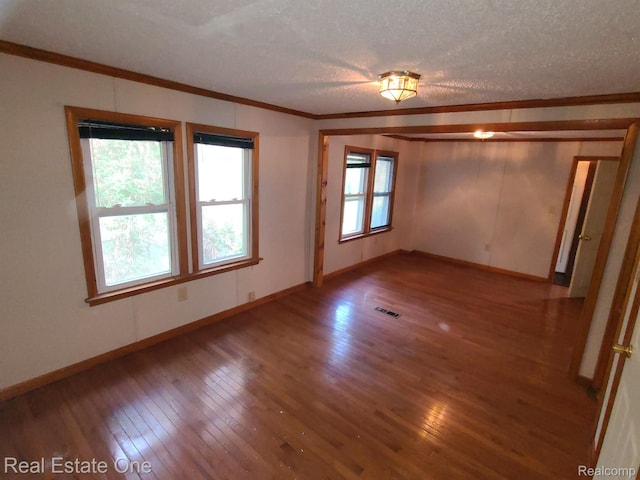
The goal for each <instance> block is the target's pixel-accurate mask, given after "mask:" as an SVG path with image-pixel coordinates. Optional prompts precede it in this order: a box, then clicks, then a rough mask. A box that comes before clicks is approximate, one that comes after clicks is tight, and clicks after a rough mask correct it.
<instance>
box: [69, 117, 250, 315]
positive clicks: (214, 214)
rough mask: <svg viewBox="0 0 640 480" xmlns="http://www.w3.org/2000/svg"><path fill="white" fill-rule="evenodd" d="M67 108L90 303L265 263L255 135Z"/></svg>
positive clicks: (170, 121) (162, 120)
mask: <svg viewBox="0 0 640 480" xmlns="http://www.w3.org/2000/svg"><path fill="white" fill-rule="evenodd" d="M65 111H66V115H67V130H68V135H69V145H70V149H71V160H72V167H73V176H74V186H75V191H76V207H77V211H78V220H79V224H80V239H81V242H82V253H83V258H84V265H85V276H86V280H87V292H88V299H87V301H88V302H89V303H90V304H91V305H95V304H98V303H104V302H105V301H109V300H112V299H116V298H121V297H123V296H129V295H132V294H135V293H140V292H143V291H147V290H150V289H153V288H160V287H162V286H167V285H171V284H175V283H179V282H184V281H187V280H190V279H192V278H199V277H202V276H206V275H212V274H215V273H220V272H223V271H227V270H231V269H234V268H241V267H244V266H248V265H254V264H256V263H258V260H259V257H258V203H257V199H258V166H257V165H258V164H257V162H258V152H257V146H258V134H257V133H255V132H246V131H240V130H229V129H222V128H217V127H210V126H206V125H195V124H187V133H188V137H187V152H188V163H187V169H186V174H187V178H188V181H185V165H184V163H183V162H182V124H181V122H176V121H172V120H164V119H156V118H149V117H142V116H137V115H126V114H120V113H113V112H104V111H98V110H90V109H82V108H76V107H66V109H65ZM187 192H188V193H187ZM187 202H188V203H189V208H187ZM188 231H189V232H190V238H191V243H190V244H188V241H187V238H188V234H187V232H188ZM189 258H191V260H192V262H191V264H190V263H189Z"/></svg>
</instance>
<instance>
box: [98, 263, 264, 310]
mask: <svg viewBox="0 0 640 480" xmlns="http://www.w3.org/2000/svg"><path fill="white" fill-rule="evenodd" d="M262 260H263V259H262V258H250V259H248V260H243V261H241V262H237V263H232V264H229V265H222V266H220V267H214V268H208V269H206V270H200V271H198V272H193V273H189V274H187V275H183V276H180V277H172V278H165V279H162V280H156V281H153V282H149V283H145V284H143V285H136V286H134V287H128V288H123V289H121V290H114V291H112V292H106V293H100V294H98V295H96V296H94V297H90V298H87V299H86V300H85V302H87V303H88V304H89V305H90V306H92V307H93V306H96V305H101V304H103V303H108V302H113V301H115V300H120V299H122V298H127V297H132V296H134V295H140V294H142V293H146V292H151V291H153V290H159V289H161V288H165V287H170V286H172V285H178V284H180V283H186V282H191V281H193V280H198V279H200V278H205V277H210V276H212V275H218V274H220V273H225V272H230V271H232V270H238V269H240V268H245V267H251V266H253V265H258V263H260V262H261V261H262Z"/></svg>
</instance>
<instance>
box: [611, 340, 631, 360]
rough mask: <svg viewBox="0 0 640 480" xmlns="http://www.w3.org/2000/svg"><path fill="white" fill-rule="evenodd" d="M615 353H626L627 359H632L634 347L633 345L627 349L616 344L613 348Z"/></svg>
mask: <svg viewBox="0 0 640 480" xmlns="http://www.w3.org/2000/svg"><path fill="white" fill-rule="evenodd" d="M613 352H614V353H624V354H625V355H626V356H627V358H631V355H633V347H632V346H631V345H629V346H628V347H625V346H624V345H620V344H617V343H616V344H615V345H614V346H613Z"/></svg>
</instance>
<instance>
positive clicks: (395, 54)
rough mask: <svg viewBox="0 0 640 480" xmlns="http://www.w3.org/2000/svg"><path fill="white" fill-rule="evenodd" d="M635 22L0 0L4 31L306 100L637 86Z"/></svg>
mask: <svg viewBox="0 0 640 480" xmlns="http://www.w3.org/2000/svg"><path fill="white" fill-rule="evenodd" d="M639 32H640V0H519V1H516V0H504V1H503V0H307V1H302V0H258V1H250V0H182V1H179V2H176V1H175V0H135V1H134V0H105V1H98V0H0V39H2V40H6V41H10V42H15V43H19V44H23V45H28V46H31V47H36V48H41V49H44V50H50V51H54V52H57V53H62V54H66V55H71V56H74V57H79V58H82V59H86V60H91V61H94V62H98V63H103V64H107V65H110V66H114V67H119V68H123V69H127V70H132V71H135V72H140V73H145V74H148V75H153V76H157V77H161V78H165V79H168V80H174V81H177V82H182V83H186V84H189V85H193V86H197V87H201V88H205V89H210V90H216V91H218V92H222V93H226V94H230V95H236V96H240V97H246V98H250V99H253V100H258V101H262V102H267V103H271V104H274V105H279V106H282V107H288V108H292V109H296V110H301V111H305V112H309V113H314V114H326V113H338V112H355V111H369V110H383V109H393V108H413V107H429V106H440V105H459V104H467V103H484V102H498V101H509V100H526V99H538V98H558V97H568V96H582V95H596V94H608V93H626V92H637V91H640V33H639ZM393 69H408V70H413V71H415V72H417V73H420V74H421V75H422V79H421V81H420V91H419V94H418V97H417V98H413V99H411V100H407V101H405V102H403V103H401V104H400V106H399V107H395V106H394V104H393V103H392V102H389V101H388V100H385V99H383V98H381V97H380V96H379V95H378V94H377V76H378V74H379V73H382V72H384V71H387V70H393Z"/></svg>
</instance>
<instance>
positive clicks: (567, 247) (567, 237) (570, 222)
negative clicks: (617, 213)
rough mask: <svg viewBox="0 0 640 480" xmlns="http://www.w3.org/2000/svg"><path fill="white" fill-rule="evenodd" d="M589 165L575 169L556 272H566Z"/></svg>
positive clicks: (579, 163)
mask: <svg viewBox="0 0 640 480" xmlns="http://www.w3.org/2000/svg"><path fill="white" fill-rule="evenodd" d="M590 163H591V162H578V165H577V167H576V176H575V179H574V181H573V188H572V191H571V198H570V199H569V208H568V209H567V219H566V220H565V222H564V228H563V230H562V242H561V243H560V250H559V252H558V261H557V262H556V269H555V271H556V272H560V273H565V272H566V271H567V264H568V263H569V254H570V252H571V245H572V243H573V238H574V234H575V230H576V223H577V222H578V215H579V214H580V204H581V203H582V196H583V195H584V187H585V184H586V182H587V175H588V173H589V164H590Z"/></svg>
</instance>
